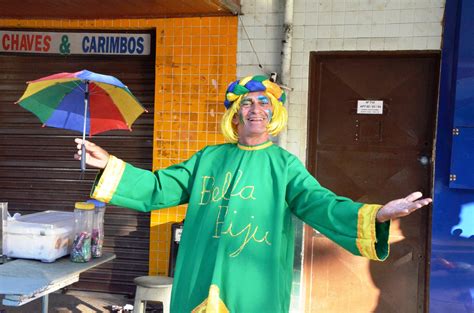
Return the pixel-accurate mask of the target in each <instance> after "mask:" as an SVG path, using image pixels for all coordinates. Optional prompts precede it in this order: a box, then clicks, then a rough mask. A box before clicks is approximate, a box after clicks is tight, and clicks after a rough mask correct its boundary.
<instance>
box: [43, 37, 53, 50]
mask: <svg viewBox="0 0 474 313" xmlns="http://www.w3.org/2000/svg"><path fill="white" fill-rule="evenodd" d="M50 42H51V36H49V35H47V36H44V40H43V44H44V46H43V51H49V48H51V45H50Z"/></svg>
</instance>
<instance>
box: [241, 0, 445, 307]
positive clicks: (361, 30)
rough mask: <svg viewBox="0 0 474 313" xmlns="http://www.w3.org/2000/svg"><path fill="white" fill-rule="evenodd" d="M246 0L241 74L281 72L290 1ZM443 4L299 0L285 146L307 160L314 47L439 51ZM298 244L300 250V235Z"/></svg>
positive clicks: (296, 299) (433, 0)
mask: <svg viewBox="0 0 474 313" xmlns="http://www.w3.org/2000/svg"><path fill="white" fill-rule="evenodd" d="M241 4H242V13H243V15H241V16H240V21H239V41H238V51H237V63H238V64H237V75H238V77H243V76H247V75H256V74H269V73H270V72H277V73H281V56H280V51H281V47H282V43H281V40H282V38H283V16H284V12H283V11H284V4H285V1H284V0H241ZM444 5H445V1H444V0H294V13H293V26H294V27H293V40H292V55H291V59H292V60H291V81H290V87H291V88H293V91H292V92H290V93H289V97H288V99H289V103H288V104H287V107H288V111H289V112H288V113H289V121H288V128H287V133H286V134H287V136H286V142H285V143H283V144H284V145H285V146H286V149H287V150H289V151H290V152H292V153H294V154H295V155H297V156H298V157H299V158H300V159H301V160H302V161H303V162H305V161H306V137H307V136H306V132H307V106H308V69H309V53H310V52H311V51H348V50H351V51H368V50H376V51H387V50H440V49H441V36H442V20H443V13H444ZM244 28H245V30H246V32H245V30H244ZM247 33H248V37H249V38H248V37H247ZM249 39H250V40H249ZM250 42H251V44H250ZM252 46H253V48H252ZM254 50H255V52H256V54H255V52H254ZM256 55H257V56H258V57H257V56H256ZM259 63H260V64H261V65H262V67H263V69H262V68H260V67H259V66H258V65H259ZM296 245H297V249H299V250H300V251H301V247H302V244H301V240H299V242H298V240H297V242H296ZM297 253H298V252H297ZM300 270H301V266H298V264H296V265H295V269H294V272H295V275H294V277H295V278H294V283H293V289H294V290H293V292H292V304H291V311H292V312H302V311H303V310H302V305H301V302H302V301H301V300H302V299H301V295H300V292H299V291H300V285H299V279H297V278H296V276H297V275H296V274H297V273H299V272H300Z"/></svg>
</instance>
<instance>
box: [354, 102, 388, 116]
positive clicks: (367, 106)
mask: <svg viewBox="0 0 474 313" xmlns="http://www.w3.org/2000/svg"><path fill="white" fill-rule="evenodd" d="M357 114H383V101H382V100H357Z"/></svg>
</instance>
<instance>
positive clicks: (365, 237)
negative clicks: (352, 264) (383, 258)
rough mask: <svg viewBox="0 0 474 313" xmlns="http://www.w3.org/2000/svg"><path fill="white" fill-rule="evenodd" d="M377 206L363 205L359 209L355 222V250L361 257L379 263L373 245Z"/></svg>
mask: <svg viewBox="0 0 474 313" xmlns="http://www.w3.org/2000/svg"><path fill="white" fill-rule="evenodd" d="M381 207H382V206H381V205H378V204H364V205H363V206H362V207H361V208H360V209H359V216H358V220H357V239H356V245H357V249H359V252H360V254H361V255H362V256H365V257H367V258H369V259H371V260H378V261H380V259H379V257H378V256H377V251H375V243H376V242H377V237H376V233H375V223H376V217H377V212H378V211H379V209H380V208H381Z"/></svg>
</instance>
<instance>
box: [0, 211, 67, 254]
mask: <svg viewBox="0 0 474 313" xmlns="http://www.w3.org/2000/svg"><path fill="white" fill-rule="evenodd" d="M3 236H4V247H3V252H4V254H5V255H6V256H8V257H12V258H25V259H36V260H41V261H42V262H54V261H55V260H56V259H58V258H60V257H62V256H65V255H67V254H69V253H70V251H71V244H72V241H73V239H74V238H73V236H74V213H73V212H61V211H44V212H39V213H33V214H27V215H23V216H20V217H17V218H16V219H14V220H12V219H10V220H8V221H7V222H6V227H5V229H4V233H3Z"/></svg>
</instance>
